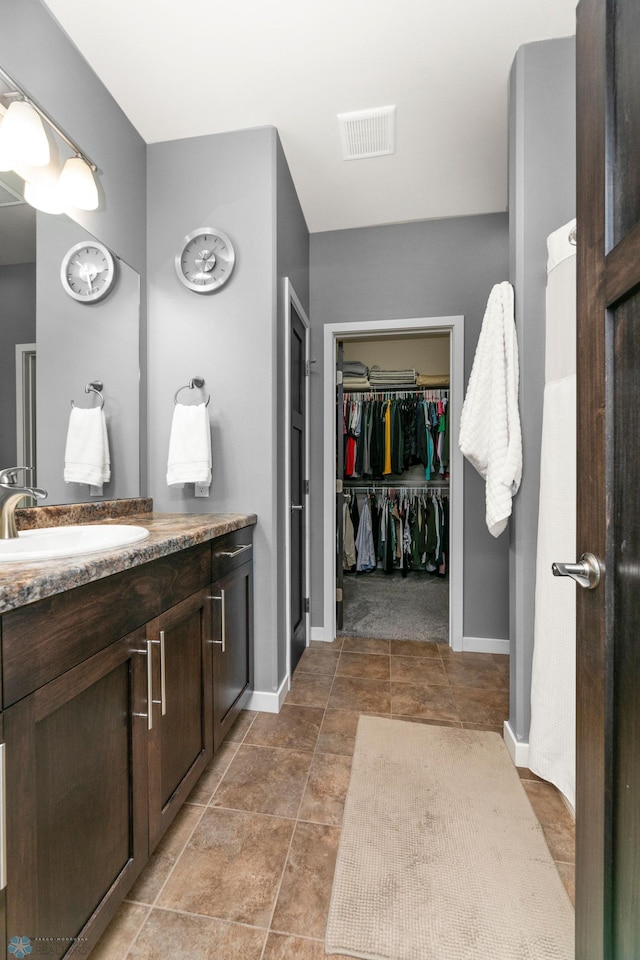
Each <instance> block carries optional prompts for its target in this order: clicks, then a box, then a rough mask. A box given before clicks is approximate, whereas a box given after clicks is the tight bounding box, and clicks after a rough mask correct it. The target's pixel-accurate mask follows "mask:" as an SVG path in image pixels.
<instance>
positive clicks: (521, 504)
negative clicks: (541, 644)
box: [509, 37, 576, 740]
mask: <svg viewBox="0 0 640 960" xmlns="http://www.w3.org/2000/svg"><path fill="white" fill-rule="evenodd" d="M575 147H576V142H575V39H574V38H573V37H567V38H563V39H559V40H545V41H542V42H540V43H530V44H526V45H525V46H523V47H521V48H520V50H519V51H518V53H517V54H516V58H515V60H514V64H513V67H512V70H511V78H510V103H509V212H510V213H509V254H510V255H509V261H510V266H509V278H510V280H511V282H512V284H513V285H514V288H515V309H516V326H517V329H518V344H519V349H520V409H521V413H522V441H523V457H524V471H523V476H522V484H521V487H520V491H519V493H518V495H517V497H516V498H515V500H514V513H513V520H512V523H511V525H510V581H511V596H510V636H511V684H510V687H511V711H510V726H511V729H512V732H513V734H514V735H515V737H516V739H517V740H527V739H528V736H529V723H530V717H531V704H530V691H531V662H532V657H533V616H534V596H535V582H536V548H537V528H538V496H539V480H540V476H539V457H540V442H541V433H542V400H543V390H544V346H545V336H544V322H545V291H546V279H547V277H546V264H547V245H546V238H547V236H548V235H549V234H550V233H552V232H553V231H554V230H556V229H557V228H558V227H561V226H562V224H563V223H566V222H567V221H568V220H570V219H571V218H572V217H574V216H575V190H576V179H575ZM559 559H562V558H559ZM569 559H571V557H570V558H569Z"/></svg>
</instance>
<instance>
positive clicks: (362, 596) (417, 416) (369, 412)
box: [324, 317, 464, 650]
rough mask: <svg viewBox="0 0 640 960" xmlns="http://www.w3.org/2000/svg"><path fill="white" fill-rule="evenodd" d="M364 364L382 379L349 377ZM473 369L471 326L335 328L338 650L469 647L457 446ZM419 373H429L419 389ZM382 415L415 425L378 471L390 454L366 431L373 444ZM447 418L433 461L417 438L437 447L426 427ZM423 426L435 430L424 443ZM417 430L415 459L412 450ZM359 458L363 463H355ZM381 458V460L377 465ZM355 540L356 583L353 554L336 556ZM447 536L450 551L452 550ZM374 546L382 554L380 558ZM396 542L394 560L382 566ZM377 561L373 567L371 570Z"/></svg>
mask: <svg viewBox="0 0 640 960" xmlns="http://www.w3.org/2000/svg"><path fill="white" fill-rule="evenodd" d="M339 354H341V355H342V356H343V358H344V366H345V367H346V371H347V373H346V374H345V380H344V383H343V382H342V376H341V372H337V361H338V356H339ZM353 361H359V362H360V363H361V364H362V366H363V367H364V368H366V370H367V371H369V370H370V371H371V373H370V379H369V374H368V373H366V372H364V371H362V370H361V369H360V370H359V369H358V368H357V367H356V369H355V371H354V372H353V373H352V374H351V376H349V375H348V371H349V370H350V369H353V368H352V367H351V364H352V363H353ZM463 363H464V318H463V317H437V318H415V319H410V320H388V321H371V322H367V321H363V322H359V323H351V324H330V325H327V326H325V343H324V370H325V378H324V404H325V408H324V424H325V437H324V464H325V477H324V507H325V543H324V584H325V586H324V616H325V627H324V638H325V639H326V640H332V639H334V638H335V637H336V635H337V633H338V632H341V633H343V634H345V635H355V636H359V635H362V636H365V635H366V636H370V637H383V635H384V637H397V638H398V639H423V640H427V639H434V640H439V641H445V642H449V643H450V645H451V647H452V648H453V649H454V650H461V649H462V648H463V629H462V575H463V562H462V531H463V516H462V511H463V494H462V483H463V476H462V456H461V454H460V452H459V450H458V446H457V425H458V422H459V416H460V409H461V406H462V391H463V376H464V369H463ZM436 368H437V369H436ZM414 371H415V373H416V374H419V379H418V380H417V381H416V376H415V374H414ZM361 377H363V378H364V379H361ZM394 377H397V381H398V382H395V381H394ZM423 378H426V379H423ZM443 381H447V382H446V383H445V382H443ZM343 411H347V414H348V415H349V413H350V412H352V413H353V426H354V430H353V431H352V432H354V433H356V434H357V435H359V439H358V441H357V443H356V441H355V440H354V438H353V436H352V435H349V433H350V432H351V431H350V432H348V434H347V436H346V437H345V434H344V432H343V429H342V427H341V424H342V422H343ZM381 412H382V413H383V416H384V415H385V413H386V419H387V421H389V419H390V417H391V413H392V412H393V416H394V417H395V418H396V421H397V422H398V423H399V422H400V421H401V420H402V422H403V423H404V427H403V428H402V432H403V437H404V441H403V449H402V450H400V449H399V448H398V447H397V445H396V444H395V440H394V450H393V463H391V462H390V460H389V447H388V446H387V462H386V463H384V464H381V463H376V462H375V461H376V457H377V458H379V457H380V450H379V445H376V443H375V441H373V440H372V441H371V447H370V445H369V441H367V443H366V444H365V443H363V442H362V439H361V438H362V436H363V434H362V432H361V431H362V428H363V427H365V428H366V430H367V436H369V437H372V436H373V435H372V433H371V427H370V424H371V422H373V423H379V422H380V421H379V418H380V415H381ZM438 412H439V414H440V416H441V417H443V419H442V420H441V421H440V422H441V429H442V434H441V435H439V434H438V427H437V426H436V425H435V420H432V429H431V431H429V429H427V436H428V441H429V455H428V456H425V451H422V453H421V452H420V450H419V449H418V450H417V451H416V439H417V438H422V440H423V442H424V443H425V447H426V442H427V441H426V440H425V432H424V424H425V420H424V419H421V418H423V417H424V415H425V414H426V416H427V418H428V416H429V413H430V414H431V417H432V418H435V416H436V413H438ZM336 414H337V416H336ZM444 414H446V427H447V430H446V436H445V434H444V424H445V419H444ZM418 422H420V423H421V424H422V425H423V426H422V429H419V430H418V432H417V433H416V424H417V423H418ZM348 426H349V424H348V423H347V427H348ZM359 431H360V432H359ZM412 431H413V450H411V449H410V446H411V444H410V440H409V437H410V435H411V432H412ZM358 432H359V433H358ZM399 433H400V428H398V431H396V429H395V427H394V438H395V437H397V436H398V434H399ZM432 438H433V440H434V441H435V443H434V444H433V445H432ZM387 440H388V437H387ZM418 443H420V440H418ZM363 448H364V452H363ZM356 449H357V451H358V461H357V462H355V460H354V458H355V456H356V453H355V451H356ZM342 453H344V454H345V457H344V458H343V457H342V456H341V454H342ZM369 453H371V455H372V457H373V462H371V463H370V462H369ZM336 454H338V455H336ZM363 456H364V458H365V460H364V463H363V459H362V458H363ZM341 461H343V462H341ZM336 464H337V465H338V470H337V471H336ZM336 473H338V474H339V475H338V476H336ZM336 494H337V495H336ZM345 504H346V506H345ZM361 511H362V515H361ZM392 517H395V520H393V519H391V518H392ZM427 517H428V519H429V528H430V530H429V536H430V542H431V544H432V547H431V549H430V551H429V555H427V553H426V552H425V551H424V544H421V543H420V536H421V535H422V534H423V533H424V532H425V531H426V528H425V526H424V524H425V523H426V521H427ZM361 521H362V522H361ZM371 521H373V531H374V536H373V537H371V536H370V537H369V540H368V545H366V544H365V543H363V542H362V541H361V543H360V550H359V551H353V539H354V538H355V537H357V532H358V525H360V529H361V530H362V529H367V528H368V527H369V525H370V523H371ZM383 524H384V527H383ZM418 531H420V535H419V534H418ZM343 532H344V533H346V542H347V544H351V545H352V546H351V553H350V552H349V551H347V554H346V559H344V567H345V572H344V575H343V571H342V566H343V562H342V561H343V556H344V555H343V550H342V547H341V546H340V547H339V549H338V550H336V544H339V545H340V544H342V534H343ZM443 535H444V536H445V537H446V539H447V541H448V550H446V552H445V551H444V550H443V549H442V548H443V541H442V539H441V537H442V536H443ZM392 536H393V550H391V540H392ZM374 539H375V544H376V550H375V557H372V555H371V546H372V543H373V540H374ZM385 542H386V559H385V558H384V557H383V556H382V547H383V545H384V544H385ZM356 554H357V557H358V561H357V564H356ZM365 554H366V555H367V562H366V563H364V565H363V557H364V556H365ZM434 561H437V562H434ZM356 566H357V568H358V569H357V570H356ZM340 581H342V582H340ZM340 601H342V609H341V606H340ZM339 626H341V628H342V629H341V630H340V631H339ZM363 631H364V632H363Z"/></svg>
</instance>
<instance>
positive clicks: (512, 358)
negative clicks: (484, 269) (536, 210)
mask: <svg viewBox="0 0 640 960" xmlns="http://www.w3.org/2000/svg"><path fill="white" fill-rule="evenodd" d="M518 382H519V365H518V342H517V339H516V328H515V320H514V315H513V288H512V286H511V284H510V283H508V282H506V281H505V282H504V283H497V284H496V285H495V286H494V287H493V289H492V290H491V293H490V294H489V300H488V303H487V309H486V311H485V315H484V319H483V321H482V329H481V331H480V337H479V339H478V346H477V347H476V353H475V357H474V359H473V367H472V368H471V374H470V376H469V383H468V385H467V394H466V397H465V400H464V404H463V406H462V414H461V417H460V434H459V438H458V445H459V447H460V449H461V450H462V453H463V454H464V456H465V457H466V458H467V460H469V462H470V463H472V464H473V466H474V467H475V468H476V470H477V471H478V473H479V474H480V476H482V477H484V478H485V480H486V487H485V500H486V523H487V527H488V529H489V532H490V533H491V534H492V536H494V537H498V536H500V534H501V533H502V531H503V530H504V529H505V527H506V526H507V522H508V519H509V517H510V516H511V510H512V503H511V500H512V497H514V496H515V494H516V493H517V492H518V488H519V486H520V480H521V478H522V433H521V428H520V413H519V411H518Z"/></svg>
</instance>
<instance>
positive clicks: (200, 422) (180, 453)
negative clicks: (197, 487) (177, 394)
mask: <svg viewBox="0 0 640 960" xmlns="http://www.w3.org/2000/svg"><path fill="white" fill-rule="evenodd" d="M180 483H198V484H204V486H207V487H208V486H210V484H211V427H210V425H209V416H208V413H207V405H206V404H205V403H198V404H189V405H187V404H184V403H177V404H176V405H175V407H174V410H173V421H172V423H171V436H170V438H169V457H168V462H167V484H168V485H169V486H173V485H175V484H180Z"/></svg>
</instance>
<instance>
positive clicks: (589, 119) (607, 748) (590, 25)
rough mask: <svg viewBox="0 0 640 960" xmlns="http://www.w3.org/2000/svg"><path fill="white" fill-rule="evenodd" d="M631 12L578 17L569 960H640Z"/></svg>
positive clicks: (637, 217) (638, 403)
mask: <svg viewBox="0 0 640 960" xmlns="http://www.w3.org/2000/svg"><path fill="white" fill-rule="evenodd" d="M638 50H640V4H638V2H637V0H607V2H605V0H581V2H580V4H579V7H578V29H577V69H578V139H577V148H578V157H577V159H578V198H577V200H578V202H577V223H578V250H577V257H578V261H577V267H578V554H581V553H582V552H590V553H593V554H595V555H596V556H597V557H598V558H599V559H601V560H604V562H605V575H604V578H603V580H602V582H601V584H600V585H599V586H598V588H597V589H595V590H591V591H589V590H581V591H579V597H578V622H577V627H578V630H577V633H578V636H577V684H578V687H577V745H578V752H577V770H576V774H577V793H576V957H577V958H578V960H605V958H606V960H632V958H633V960H637V958H638V956H640V909H639V902H640V698H639V696H638V690H639V689H640V644H639V643H638V636H637V634H638V626H639V624H640V497H639V496H638V476H639V474H640V462H639V461H638V449H639V445H638V440H639V437H640V162H639V157H640V69H639V66H638V65H639V60H638Z"/></svg>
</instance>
